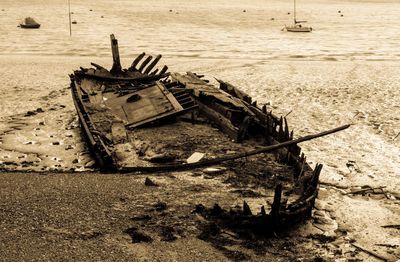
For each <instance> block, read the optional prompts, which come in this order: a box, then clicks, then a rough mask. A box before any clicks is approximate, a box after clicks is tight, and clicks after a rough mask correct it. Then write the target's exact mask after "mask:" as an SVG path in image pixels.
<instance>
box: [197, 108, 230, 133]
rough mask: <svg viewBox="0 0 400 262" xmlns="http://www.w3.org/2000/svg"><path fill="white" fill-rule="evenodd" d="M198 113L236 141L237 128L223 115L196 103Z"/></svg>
mask: <svg viewBox="0 0 400 262" xmlns="http://www.w3.org/2000/svg"><path fill="white" fill-rule="evenodd" d="M197 104H198V106H199V111H200V113H202V114H204V115H205V116H206V117H207V118H209V119H210V120H211V121H212V122H213V123H215V124H216V125H217V126H218V128H219V129H221V130H222V131H223V132H225V133H226V134H227V135H228V136H229V137H230V138H231V139H233V140H235V141H237V140H238V128H236V127H235V126H233V125H232V123H231V121H229V120H228V119H227V118H225V117H224V116H223V115H221V114H219V113H217V112H216V111H214V110H212V109H211V108H209V107H208V106H206V105H205V104H203V103H201V102H199V101H197Z"/></svg>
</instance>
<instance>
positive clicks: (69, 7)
mask: <svg viewBox="0 0 400 262" xmlns="http://www.w3.org/2000/svg"><path fill="white" fill-rule="evenodd" d="M68 17H69V36H71V35H72V29H71V3H70V0H68Z"/></svg>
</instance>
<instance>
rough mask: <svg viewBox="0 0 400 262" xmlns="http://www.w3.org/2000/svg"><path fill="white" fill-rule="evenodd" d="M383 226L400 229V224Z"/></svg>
mask: <svg viewBox="0 0 400 262" xmlns="http://www.w3.org/2000/svg"><path fill="white" fill-rule="evenodd" d="M381 227H383V228H394V229H400V224H399V225H384V226H381Z"/></svg>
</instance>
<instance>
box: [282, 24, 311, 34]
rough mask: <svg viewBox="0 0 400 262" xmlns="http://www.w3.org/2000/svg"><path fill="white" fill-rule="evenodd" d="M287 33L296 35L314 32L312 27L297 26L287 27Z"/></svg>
mask: <svg viewBox="0 0 400 262" xmlns="http://www.w3.org/2000/svg"><path fill="white" fill-rule="evenodd" d="M285 28H286V31H288V32H294V33H310V32H311V31H312V28H311V27H297V26H287V27H285Z"/></svg>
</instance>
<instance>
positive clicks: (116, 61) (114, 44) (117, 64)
mask: <svg viewBox="0 0 400 262" xmlns="http://www.w3.org/2000/svg"><path fill="white" fill-rule="evenodd" d="M110 39H111V51H112V56H113V65H112V68H111V70H110V72H111V73H112V74H119V73H121V72H122V67H121V61H120V58H119V50H118V40H117V39H115V36H114V35H110Z"/></svg>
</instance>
